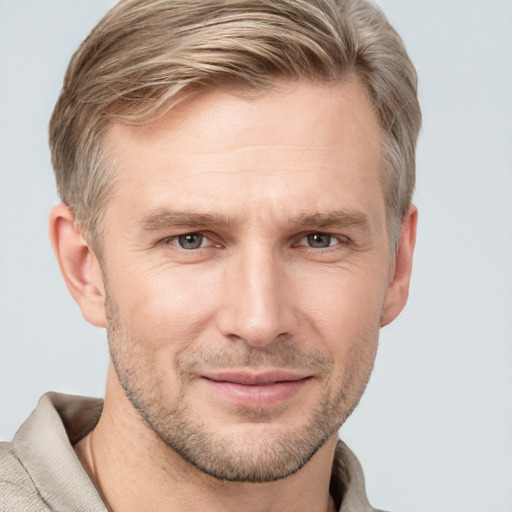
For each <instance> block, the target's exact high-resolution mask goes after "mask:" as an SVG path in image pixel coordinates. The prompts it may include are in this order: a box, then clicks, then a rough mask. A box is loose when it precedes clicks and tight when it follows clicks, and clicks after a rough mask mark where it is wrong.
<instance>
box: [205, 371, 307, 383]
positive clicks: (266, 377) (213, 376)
mask: <svg viewBox="0 0 512 512" xmlns="http://www.w3.org/2000/svg"><path fill="white" fill-rule="evenodd" d="M201 376H202V377H203V378H206V379H209V380H213V381H216V382H229V383H233V384H244V385H246V386H264V385H266V384H267V385H268V384H275V383H276V382H292V381H298V380H302V379H306V378H308V377H310V376H311V375H307V374H304V373H301V372H298V371H296V370H265V371H247V370H230V371H227V370H224V371H211V372H205V373H203V374H202V375H201Z"/></svg>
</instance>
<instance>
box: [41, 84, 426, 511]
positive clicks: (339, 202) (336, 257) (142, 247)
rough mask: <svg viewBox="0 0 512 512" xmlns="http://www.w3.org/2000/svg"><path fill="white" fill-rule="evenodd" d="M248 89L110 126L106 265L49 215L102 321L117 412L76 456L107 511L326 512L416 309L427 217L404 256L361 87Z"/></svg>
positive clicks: (78, 283) (90, 313)
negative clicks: (344, 432) (385, 361)
mask: <svg viewBox="0 0 512 512" xmlns="http://www.w3.org/2000/svg"><path fill="white" fill-rule="evenodd" d="M236 92H237V91H230V90H216V91H212V92H209V93H205V94H203V95H201V96H199V97H197V98H195V99H193V100H190V101H188V102H185V103H183V104H181V105H180V106H178V107H177V108H176V109H174V110H173V111H172V112H171V113H170V114H168V115H167V116H165V117H164V118H162V119H160V120H159V121H157V122H154V123H152V124H150V125H147V126H138V127H135V126H121V125H114V126H112V127H111V129H110V131H109V133H108V135H107V147H108V148H109V150H110V152H111V155H112V156H113V158H115V161H116V164H117V167H118V171H119V176H118V183H117V184H116V191H115V194H114V196H113V197H112V199H111V200H110V203H109V206H108V209H107V212H106V216H105V231H104V240H103V244H104V255H105V258H104V261H103V262H102V265H100V263H99V262H98V260H97V258H96V257H95V255H94V251H93V250H92V248H90V247H89V246H88V244H87V242H86V240H85V238H84V237H82V235H81V234H80V230H79V229H78V228H77V227H76V226H75V225H74V224H73V218H72V214H71V212H69V210H68V209H67V208H66V207H65V206H63V205H60V206H58V207H56V208H55V209H54V210H53V212H52V215H51V220H50V226H51V228H50V231H51V237H52V242H53V245H54V248H55V250H56V253H57V256H58V259H59V263H60V265H61V268H62V271H63V275H64V277H65V279H66V282H67V284H68V287H69V289H70V291H71V293H72V294H73V296H74V298H75V299H76V300H77V302H78V304H79V305H80V307H81V310H82V313H83V315H84V317H85V318H86V319H87V320H88V321H89V322H91V323H93V324H95V325H98V326H103V327H107V330H108V336H109V344H110V351H111V365H110V369H109V376H108V381H107V389H106V395H105V409H104V412H103V415H102V417H101V419H100V422H99V424H98V426H97V427H96V429H95V430H94V431H93V433H92V435H89V436H88V437H86V438H85V439H84V440H82V441H81V442H80V443H79V445H77V447H76V449H77V453H78V455H79V457H80V458H81V460H82V462H83V463H84V466H85V467H86V469H87V470H88V471H89V473H90V475H91V477H92V478H93V480H94V481H95V482H96V485H97V486H98V488H99V490H100V492H102V494H103V496H104V498H105V500H106V501H107V502H108V504H109V506H110V507H111V508H112V509H113V510H127V511H130V510H140V509H151V510H164V509H166V508H171V507H173V508H172V509H173V510H202V509H203V508H204V509H205V510H210V511H215V510H231V509H232V510H235V509H236V510H240V509H247V510H254V511H259V510H269V511H270V510H280V511H284V510H293V511H300V510H308V511H312V510H322V511H325V510H328V507H332V501H331V500H330V498H329V492H328V486H329V476H330V469H331V465H332V457H333V453H334V447H335V444H336V439H337V430H338V428H339V426H340V425H341V424H342V423H343V422H344V421H345V419H346V417H347V416H348V415H349V414H350V412H351V411H352V410H353V408H354V407H355V406H356V404H357V402H358V401H359V398H360V396H361V395H362V393H363V391H364V388H365V386H366V383H367V381H368V378H369V375H370V372H371V369H372V366H373V362H374V358H375V352H376V348H377V342H378V333H379V329H380V327H381V326H382V325H385V324H387V323H389V322H390V321H392V320H393V319H394V318H395V317H396V315H397V314H398V313H399V312H400V311H401V309H402V308H403V306H404V305H405V302H406V299H407V291H408V285H409V278H410V271H411V265H412V251H413V247H414V237H415V227H416V210H415V209H414V208H413V207H411V208H410V210H409V211H408V213H407V215H406V216H405V218H404V221H403V224H402V235H401V240H400V244H399V251H398V254H397V256H396V257H395V258H394V259H392V258H391V257H390V253H389V243H390V242H389V240H388V235H387V227H386V212H385V202H384V196H383V192H382V189H381V185H380V180H379V173H380V165H381V157H382V154H381V138H380V129H379V126H378V122H377V119H376V117H375V115H374V113H373V111H372V109H371V105H370V103H369V101H368V99H367V97H366V96H365V93H364V90H363V88H362V86H361V85H360V84H359V83H358V82H357V81H356V80H355V79H352V80H347V81H346V82H343V83H340V84H337V85H330V86H327V85H322V84H318V83H300V84H297V83H283V84H281V87H280V88H279V89H278V90H276V91H274V92H271V93H268V94H266V95H263V96H261V97H258V98H257V99H254V98H253V99H250V100H245V99H243V98H242V97H241V96H240V95H239V94H235V93H236Z"/></svg>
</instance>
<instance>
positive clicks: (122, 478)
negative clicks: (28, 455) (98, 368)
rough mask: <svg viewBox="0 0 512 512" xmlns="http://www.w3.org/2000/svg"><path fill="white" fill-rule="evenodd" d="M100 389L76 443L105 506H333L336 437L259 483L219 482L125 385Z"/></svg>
mask: <svg viewBox="0 0 512 512" xmlns="http://www.w3.org/2000/svg"><path fill="white" fill-rule="evenodd" d="M121 393H122V396H117V398H116V399H115V400H114V399H113V397H112V396H111V394H109V393H107V394H106V398H105V406H104V410H103V414H102V416H101V418H100V421H99V422H98V425H97V426H96V428H95V429H94V430H93V431H92V432H91V433H90V434H89V435H88V436H86V437H85V438H84V439H83V440H82V441H80V443H78V444H77V445H76V447H75V449H76V452H77V455H78V457H79V458H80V460H81V462H82V464H83V465H84V467H85V469H86V471H87V472H88V473H89V476H90V478H91V480H93V482H94V483H95V485H96V487H97V489H98V492H99V493H100V494H101V495H102V498H103V500H104V501H105V503H106V505H107V507H108V509H109V510H111V511H113V512H118V511H123V512H131V511H138V510H153V511H155V512H158V511H164V510H174V511H177V512H181V511H190V510H208V511H210V512H217V511H219V512H220V511H223V512H229V511H235V510H236V511H238V510H251V511H254V512H273V511H279V512H286V511H290V512H291V511H293V512H298V511H304V512H306V511H307V512H313V511H315V512H316V511H318V512H325V511H329V512H331V511H334V510H335V506H334V502H333V500H332V498H331V497H330V495H329V483H330V477H331V468H332V461H333V457H334V450H335V446H336V436H331V438H330V439H329V440H328V442H327V443H325V445H324V446H322V448H320V450H319V451H318V452H317V453H316V454H315V455H314V456H313V458H312V459H311V460H310V461H309V462H308V463H307V464H306V465H305V466H304V467H303V468H302V469H301V470H299V471H298V472H297V473H295V474H294V475H292V476H289V477H287V478H283V479H280V480H277V481H274V482H266V483H245V482H243V483H235V482H226V481H219V480H217V479H215V478H213V477H211V476H208V475H206V474H204V473H203V472H201V471H199V470H198V469H196V468H195V467H194V466H192V465H191V464H190V463H188V462H186V461H185V460H183V459H182V458H181V457H180V456H179V455H178V454H177V453H176V452H175V451H174V450H172V449H171V448H169V447H168V446H167V445H166V444H164V443H163V441H162V440H161V439H160V438H159V437H158V436H157V435H156V434H155V433H154V432H153V431H152V430H151V429H149V427H148V426H147V425H146V424H145V423H144V422H143V420H142V419H141V418H140V417H139V415H138V413H137V412H136V411H135V410H134V409H133V408H132V407H131V404H129V402H128V400H127V399H126V397H125V395H124V392H122V390H121Z"/></svg>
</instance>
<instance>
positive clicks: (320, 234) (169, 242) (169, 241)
mask: <svg viewBox="0 0 512 512" xmlns="http://www.w3.org/2000/svg"><path fill="white" fill-rule="evenodd" d="M193 236H196V237H197V236H200V237H203V238H204V239H206V240H209V241H210V244H211V245H212V246H216V247H218V248H221V247H222V245H221V244H215V243H214V242H213V241H212V238H211V235H209V234H207V233H203V232H200V231H191V232H187V233H181V234H179V235H174V236H171V237H167V238H165V239H164V240H162V244H163V245H174V246H176V247H178V248H179V249H183V250H184V251H190V252H192V251H197V250H199V249H205V248H206V247H207V246H203V245H202V243H203V241H204V240H201V245H200V246H199V247H194V248H188V249H187V248H185V247H183V246H181V245H180V244H179V242H178V240H179V239H180V238H182V237H193ZM310 237H328V238H329V245H327V246H326V247H312V246H311V245H306V244H301V243H300V242H302V241H303V240H305V239H308V238H310ZM333 240H337V241H338V243H335V244H334V245H330V243H331V242H332V241H333ZM175 242H176V243H175ZM310 243H311V240H310ZM348 243H349V240H348V239H347V237H345V236H341V235H335V234H332V233H325V232H321V231H311V232H308V233H305V234H303V235H301V237H300V238H299V239H298V241H296V242H293V243H292V244H291V247H305V248H307V249H312V250H324V251H325V250H333V249H334V248H336V247H337V246H345V245H347V244H348Z"/></svg>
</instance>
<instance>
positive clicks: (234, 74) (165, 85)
mask: <svg viewBox="0 0 512 512" xmlns="http://www.w3.org/2000/svg"><path fill="white" fill-rule="evenodd" d="M351 74H355V75H357V76H358V78H359V79H360V80H361V83H362V84H363V85H364V87H365V89H366V91H367V94H368V97H369V99H370V101H371V102H372V105H373V107H374V109H375V111H376V113H377V116H378V119H379V122H380V126H381V129H382V133H383V144H384V148H383V154H384V162H383V170H382V173H381V175H382V183H383V187H384V194H385V198H386V207H387V215H388V226H389V232H390V238H391V239H392V241H394V242H396V241H397V239H398V233H399V229H400V224H401V220H402V218H403V216H404V214H405V212H406V210H407V208H408V207H409V205H410V203H411V201H412V194H413V189H414V183H415V151H416V149H415V148H416V141H417V137H418V133H419V129H420V124H421V112H420V108H419V104H418V99H417V77H416V71H415V69H414V66H413V64H412V63H411V60H410V59H409V57H408V55H407V52H406V50H405V47H404V45H403V42H402V40H401V39H400V37H399V36H398V34H397V33H396V31H395V30H394V29H393V28H392V27H391V25H390V24H389V23H388V21H387V19H386V18H385V16H384V14H383V13H382V12H381V10H380V9H379V8H378V7H377V6H375V5H374V4H372V3H370V2H369V1H367V0H121V1H120V2H119V3H118V4H117V5H116V6H115V7H114V8H113V9H111V10H110V11H109V12H108V13H107V14H106V16H105V17H104V18H103V19H102V20H101V21H100V22H99V23H98V25H97V26H96V27H95V28H94V29H93V30H92V32H91V34H90V35H89V36H88V37H87V39H86V40H85V41H84V42H83V43H82V45H81V46H80V47H79V49H78V50H77V52H76V53H75V54H74V56H73V58H72V60H71V62H70V65H69V67H68V70H67V72H66V76H65V79H64V86H63V89H62V92H61V95H60V97H59V100H58V102H57V104H56V106H55V109H54V112H53V115H52V119H51V122H50V146H51V150H52V162H53V166H54V169H55V175H56V180H57V186H58V190H59V194H60V196H61V198H62V201H63V202H64V203H66V204H67V205H68V206H69V207H70V208H71V209H72V211H73V212H74V215H75V219H76V221H77V222H78V223H79V224H81V225H82V227H83V228H84V230H85V233H86V234H87V235H88V237H89V238H90V240H91V242H92V243H93V245H94V246H95V248H97V249H98V250H101V236H100V235H101V232H102V220H103V215H104V211H105V209H106V206H107V203H108V199H109V197H110V196H111V194H112V192H113V187H114V185H115V179H116V175H115V164H114V163H113V162H112V161H110V160H109V158H108V154H107V152H106V150H105V148H104V146H103V141H104V136H105V132H106V129H107V128H108V126H109V124H110V123H113V122H116V123H130V124H143V123H147V122H150V121H151V120H153V119H156V118H157V117H158V116H160V115H162V114H164V113H166V112H168V111H169V110H170V109H172V107H173V106H174V105H176V104H177V103H178V102H179V101H182V100H183V99H185V98H188V97H190V96H192V95H194V94H198V93H200V92H201V91H205V90H207V89H209V88H214V87H222V86H225V85H229V86H233V85H234V86H238V87H240V88H242V90H243V89H246V90H247V91H249V90H252V91H254V90H267V89H271V88H272V87H273V85H274V84H275V83H276V81H277V80H282V79H290V80H303V79H308V80H316V81H321V82H330V83H336V82H338V81H340V80H342V79H344V78H346V77H347V76H348V75H351Z"/></svg>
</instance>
